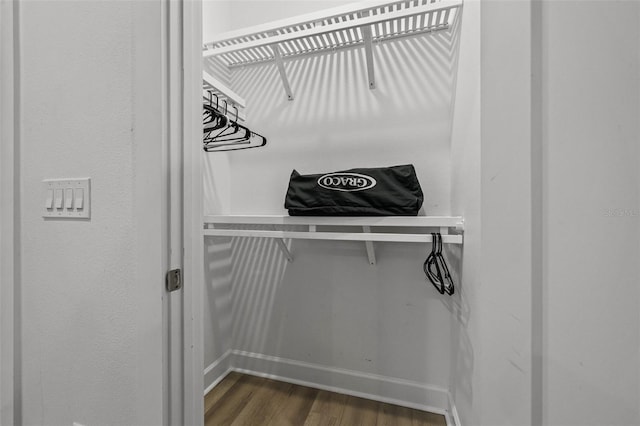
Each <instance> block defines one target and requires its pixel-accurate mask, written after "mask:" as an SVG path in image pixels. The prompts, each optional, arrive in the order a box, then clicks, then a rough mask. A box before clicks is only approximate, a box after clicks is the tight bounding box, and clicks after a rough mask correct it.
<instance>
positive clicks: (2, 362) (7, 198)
mask: <svg viewBox="0 0 640 426" xmlns="http://www.w3.org/2000/svg"><path fill="white" fill-rule="evenodd" d="M16 14H17V6H16V4H14V2H13V1H2V2H0V76H1V78H0V199H2V203H0V313H1V315H2V316H1V318H0V379H1V381H0V383H1V385H0V407H1V409H0V425H3V426H4V425H7V426H8V425H13V424H16V423H17V422H16V420H17V421H18V422H19V416H18V415H17V414H18V413H17V412H16V400H15V394H16V392H15V390H14V387H15V384H16V383H17V382H18V381H17V380H15V371H16V370H15V362H14V358H15V355H14V351H15V341H14V339H15V337H16V333H15V331H14V327H15V324H16V322H15V313H16V312H15V288H16V278H17V276H16V271H17V268H16V262H17V261H18V258H17V257H16V253H18V251H17V250H16V243H17V240H16V232H15V229H16V225H15V220H16V219H17V218H19V217H20V216H19V215H18V214H17V213H16V210H17V209H18V208H19V206H18V205H17V204H16V203H15V202H16V201H17V200H16V199H15V196H16V193H17V191H16V186H15V185H16V184H18V180H17V179H16V172H17V171H18V168H17V167H16V164H17V162H16V159H17V149H16V147H17V146H18V145H17V142H16V141H17V137H18V131H17V130H18V129H17V126H16V123H18V116H19V115H18V114H19V112H18V108H17V107H18V103H17V100H18V99H17V96H16V90H15V87H16V83H18V78H17V76H18V75H19V74H18V73H17V72H16V67H17V65H18V64H17V61H16V55H15V52H16V43H17V37H16V34H15V32H16V31H15V28H14V23H15V22H16V18H17V16H16Z"/></svg>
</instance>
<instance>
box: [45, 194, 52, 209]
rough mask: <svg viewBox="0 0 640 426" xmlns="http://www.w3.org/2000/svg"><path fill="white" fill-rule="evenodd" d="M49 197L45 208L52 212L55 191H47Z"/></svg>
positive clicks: (46, 199)
mask: <svg viewBox="0 0 640 426" xmlns="http://www.w3.org/2000/svg"><path fill="white" fill-rule="evenodd" d="M46 191H47V195H46V198H45V199H44V208H45V209H47V210H51V209H52V208H53V189H47V190H46Z"/></svg>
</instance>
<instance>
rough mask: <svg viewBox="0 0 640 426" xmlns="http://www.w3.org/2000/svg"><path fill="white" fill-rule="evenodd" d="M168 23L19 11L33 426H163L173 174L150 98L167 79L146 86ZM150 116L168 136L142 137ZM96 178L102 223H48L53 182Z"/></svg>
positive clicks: (32, 8) (25, 351) (139, 12)
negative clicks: (164, 227) (168, 199)
mask: <svg viewBox="0 0 640 426" xmlns="http://www.w3.org/2000/svg"><path fill="white" fill-rule="evenodd" d="M159 10H160V9H159V4H157V3H154V2H140V3H136V4H134V3H132V2H82V1H68V2H50V1H46V2H36V1H29V2H24V3H21V4H20V21H19V23H20V37H21V39H20V47H21V50H20V60H21V63H20V67H21V75H20V78H21V85H20V91H21V93H20V96H21V98H20V100H21V111H20V112H21V117H22V121H21V144H20V150H21V152H20V164H19V167H20V179H21V187H20V193H21V204H20V211H21V218H20V221H21V226H20V234H21V244H22V249H21V253H20V255H21V259H22V268H21V305H20V311H21V312H20V313H21V317H20V318H21V327H22V347H21V351H22V359H21V371H22V377H21V381H22V383H21V386H22V395H21V397H22V421H23V423H24V424H25V425H30V424H47V425H70V424H72V423H73V422H78V423H80V424H85V425H104V424H149V425H157V424H161V423H162V416H163V410H162V356H163V355H162V350H163V347H162V345H161V343H162V335H161V321H162V312H161V294H162V283H163V281H162V270H161V269H160V268H161V263H160V260H161V257H160V250H161V247H162V244H161V232H160V230H161V228H160V227H159V226H158V221H157V220H156V218H158V217H160V216H161V213H160V210H159V208H160V207H161V206H160V199H161V197H160V196H159V195H160V188H162V184H161V182H162V181H161V173H162V168H161V167H160V165H161V163H160V162H157V163H153V161H155V160H157V159H159V158H160V153H159V151H160V150H159V149H157V150H156V149H150V150H146V149H145V148H148V146H149V143H148V142H149V141H152V142H153V143H154V145H153V147H154V148H155V147H157V146H158V141H159V140H160V138H159V137H158V136H159V134H160V132H161V126H159V125H158V123H159V122H160V120H158V116H159V115H158V113H159V108H158V106H159V105H160V100H159V99H160V97H159V96H155V97H154V96H150V95H151V94H150V93H148V91H145V88H147V87H148V86H153V85H154V84H156V86H155V88H156V89H160V88H161V87H162V86H160V84H159V82H160V77H159V76H160V73H156V74H149V73H147V75H145V76H144V80H141V79H140V78H139V77H141V76H140V75H139V74H140V70H141V68H144V66H146V65H148V64H152V65H155V66H158V65H159V64H160V61H159V57H160V53H161V50H160V40H161V38H160V37H159V28H160V22H161V21H160V15H159ZM141 18H143V19H141ZM145 43H146V44H145ZM154 46H155V47H157V49H155V50H154V49H153V47H154ZM145 48H148V49H149V50H148V51H145V50H144V49H145ZM141 52H144V54H143V53H141ZM141 81H144V82H146V83H140V82H141ZM139 83H140V84H139ZM157 93H159V92H157V91H156V92H154V93H153V94H157ZM140 99H144V102H145V103H146V110H144V109H140V108H139V106H140V105H141V103H142V102H140ZM154 99H155V101H154ZM134 111H135V112H136V114H135V117H134ZM154 111H155V112H156V114H155V115H154V114H153V112H154ZM149 116H152V118H153V120H154V121H153V123H154V126H155V129H154V128H153V127H151V128H148V127H147V128H145V127H144V126H141V124H144V123H145V121H144V119H145V117H147V118H148V117H149ZM147 123H148V121H147ZM151 163H153V165H154V166H155V169H153V168H150V170H151V171H147V170H143V169H141V168H140V167H139V166H140V165H141V164H151ZM153 170H155V171H153ZM138 173H139V174H138ZM83 176H84V177H91V179H92V181H91V184H92V188H91V189H92V191H91V192H92V194H91V195H92V200H91V211H92V217H91V220H87V221H61V220H46V221H45V220H43V218H42V217H41V208H42V198H41V191H40V187H41V181H42V180H43V179H45V178H64V177H83ZM144 190H146V192H144ZM141 203H142V205H141ZM145 209H146V210H145ZM150 210H151V211H153V214H149V211H150ZM142 220H144V221H145V222H144V225H142V226H141V225H140V224H141V223H142ZM145 232H147V233H145ZM149 232H150V233H151V235H155V236H156V237H157V239H156V240H154V239H153V238H151V239H145V236H148V235H149ZM143 243H144V244H147V243H149V244H148V245H147V246H146V247H141V245H142V244H143ZM141 254H142V255H141ZM148 265H151V268H150V269H151V271H152V272H151V273H148V272H147V273H141V272H140V271H142V270H144V268H146V267H147V266H148ZM149 284H151V285H150V286H149ZM151 289H155V291H152V290H151Z"/></svg>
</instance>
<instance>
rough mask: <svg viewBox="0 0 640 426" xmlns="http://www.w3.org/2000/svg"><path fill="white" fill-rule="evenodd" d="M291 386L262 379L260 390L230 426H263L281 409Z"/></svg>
mask: <svg viewBox="0 0 640 426" xmlns="http://www.w3.org/2000/svg"><path fill="white" fill-rule="evenodd" d="M292 387H293V385H291V384H289V383H284V382H278V381H275V380H268V379H263V380H262V384H261V386H260V389H259V390H258V391H257V392H256V393H255V394H254V395H253V397H252V398H251V401H249V402H248V403H247V405H245V406H244V408H243V410H242V412H241V413H240V414H239V415H238V417H236V418H235V420H234V421H233V423H231V426H251V425H264V424H266V423H268V422H269V420H271V418H272V417H273V416H274V415H275V414H276V413H277V412H278V410H280V409H281V408H282V406H283V405H284V404H285V403H286V401H287V399H288V398H289V393H290V390H291V388H292Z"/></svg>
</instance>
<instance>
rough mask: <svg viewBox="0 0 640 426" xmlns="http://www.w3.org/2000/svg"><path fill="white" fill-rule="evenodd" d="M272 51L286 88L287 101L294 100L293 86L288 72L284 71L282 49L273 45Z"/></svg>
mask: <svg viewBox="0 0 640 426" xmlns="http://www.w3.org/2000/svg"><path fill="white" fill-rule="evenodd" d="M271 50H273V58H274V60H275V62H276V66H277V67H278V72H279V73H280V79H281V80H282V85H283V86H284V91H285V92H286V93H287V99H288V100H290V101H292V100H293V93H292V92H291V86H290V85H289V79H288V78H287V72H286V70H285V69H284V61H283V60H282V53H281V52H280V47H278V45H277V44H272V45H271Z"/></svg>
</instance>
